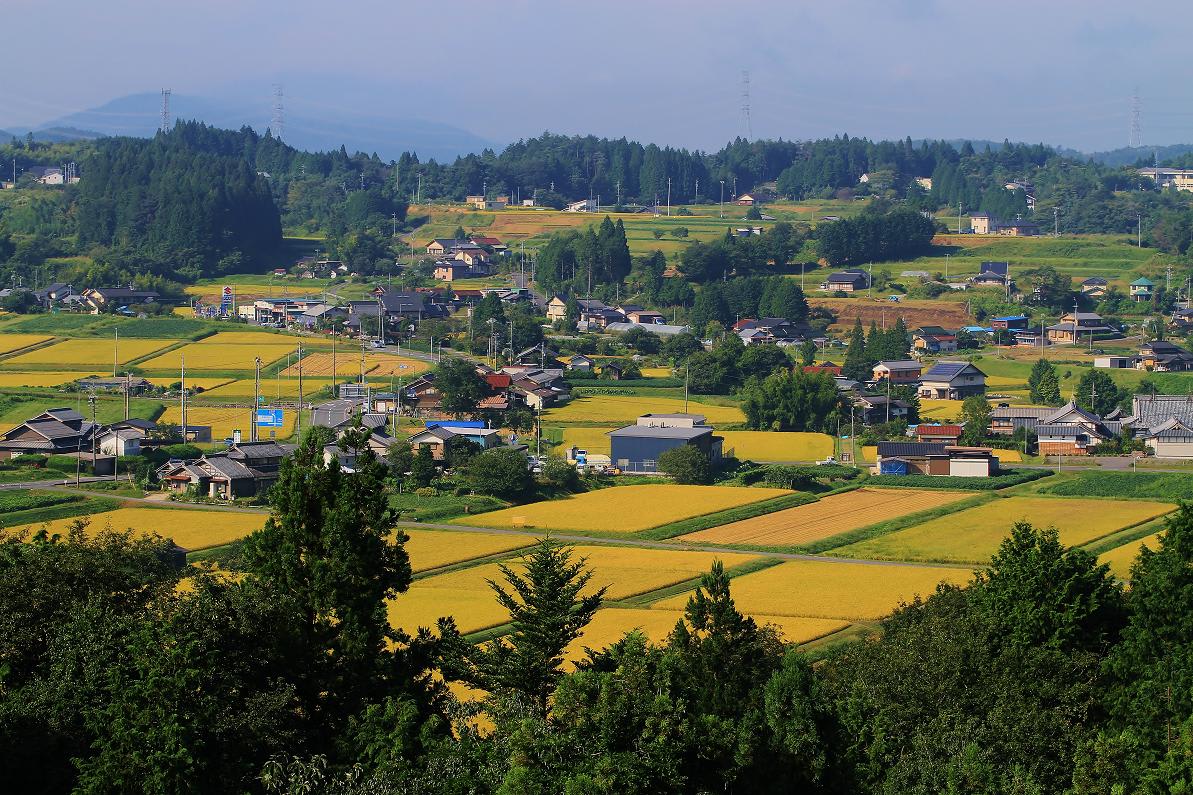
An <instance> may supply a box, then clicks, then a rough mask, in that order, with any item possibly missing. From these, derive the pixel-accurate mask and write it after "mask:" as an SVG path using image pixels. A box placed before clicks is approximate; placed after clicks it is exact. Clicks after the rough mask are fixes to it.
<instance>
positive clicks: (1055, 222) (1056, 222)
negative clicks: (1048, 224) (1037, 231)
mask: <svg viewBox="0 0 1193 795" xmlns="http://www.w3.org/2000/svg"><path fill="white" fill-rule="evenodd" d="M1052 236H1053V237H1060V208H1059V207H1053V208H1052Z"/></svg>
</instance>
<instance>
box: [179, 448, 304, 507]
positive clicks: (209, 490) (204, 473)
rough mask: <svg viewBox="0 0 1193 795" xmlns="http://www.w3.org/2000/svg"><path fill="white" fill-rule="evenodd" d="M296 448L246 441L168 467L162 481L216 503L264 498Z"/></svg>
mask: <svg viewBox="0 0 1193 795" xmlns="http://www.w3.org/2000/svg"><path fill="white" fill-rule="evenodd" d="M293 452H294V445H287V444H278V443H277V442H243V443H241V444H235V445H232V446H231V447H229V448H228V450H227V451H225V452H221V453H208V454H207V455H205V456H203V457H202V458H197V459H193V460H190V461H182V462H179V463H175V464H171V465H168V466H167V467H164V468H163V469H161V470H159V472H158V474H159V479H160V480H161V482H162V484H163V485H164V486H165V488H166V489H168V490H170V491H174V492H187V491H192V492H194V493H196V494H198V495H199V496H202V497H207V498H208V499H215V500H234V499H238V498H243V497H259V496H262V495H264V494H265V493H266V492H267V491H268V490H269V488H270V486H272V485H273V484H274V483H276V482H277V479H278V472H279V470H280V469H281V462H282V459H284V458H286V457H287V456H289V455H290V454H291V453H293Z"/></svg>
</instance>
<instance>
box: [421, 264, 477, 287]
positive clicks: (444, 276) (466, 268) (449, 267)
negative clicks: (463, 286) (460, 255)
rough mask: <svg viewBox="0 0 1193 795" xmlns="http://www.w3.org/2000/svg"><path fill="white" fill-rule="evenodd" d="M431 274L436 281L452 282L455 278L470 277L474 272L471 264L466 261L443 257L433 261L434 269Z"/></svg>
mask: <svg viewBox="0 0 1193 795" xmlns="http://www.w3.org/2000/svg"><path fill="white" fill-rule="evenodd" d="M431 275H432V278H434V279H436V280H437V281H441V282H454V281H456V280H457V279H471V278H472V277H473V276H474V272H473V268H472V266H471V265H469V264H468V263H466V262H463V261H461V260H454V259H452V260H446V259H445V260H439V261H438V262H436V263H435V270H434V272H433V273H432V274H431Z"/></svg>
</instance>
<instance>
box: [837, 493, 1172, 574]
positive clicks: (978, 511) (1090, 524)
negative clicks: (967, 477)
mask: <svg viewBox="0 0 1193 795" xmlns="http://www.w3.org/2000/svg"><path fill="white" fill-rule="evenodd" d="M1175 507H1176V506H1174V505H1171V504H1169V503H1165V502H1152V501H1149V500H1131V501H1129V502H1128V501H1125V500H1082V499H1064V498H1055V497H1007V498H1005V499H996V500H994V501H992V502H988V503H986V504H984V505H979V506H977V507H975V508H970V509H968V510H965V511H961V512H960V513H954V514H949V515H948V516H942V517H940V518H938V519H933V520H931V521H928V522H925V523H923V524H920V525H916V526H915V527H909V528H907V529H906V530H899V531H897V532H894V533H890V534H889V535H884V536H879V537H877V538H871V539H869V540H866V541H860V542H858V543H856V544H850V545H848V546H844V547H840V548H839V549H835V550H833V551H832V553H831V554H834V555H842V556H844V557H851V558H872V559H875V560H913V561H940V562H949V563H972V564H982V563H985V562H986V561H988V560H989V559H990V557H991V556H992V555H993V554H994V553H995V552H997V551H998V546H999V544H1000V543H1001V542H1002V540H1003V538H1005V537H1006V536H1007V535H1008V534H1009V533H1010V531H1011V525H1013V524H1014V523H1015V522H1018V521H1027V522H1031V523H1032V524H1033V525H1035V526H1036V527H1041V528H1043V527H1055V528H1056V529H1057V530H1058V531H1059V533H1060V541H1061V543H1062V544H1064V545H1066V546H1081V545H1082V544H1088V543H1089V542H1091V541H1095V540H1097V539H1099V538H1104V537H1105V536H1108V535H1110V534H1111V533H1114V532H1116V531H1118V530H1122V529H1123V528H1127V527H1131V526H1134V525H1137V524H1139V523H1141V522H1145V521H1148V520H1151V519H1155V518H1156V517H1158V516H1163V515H1164V514H1166V513H1168V512H1169V511H1171V510H1173V508H1175Z"/></svg>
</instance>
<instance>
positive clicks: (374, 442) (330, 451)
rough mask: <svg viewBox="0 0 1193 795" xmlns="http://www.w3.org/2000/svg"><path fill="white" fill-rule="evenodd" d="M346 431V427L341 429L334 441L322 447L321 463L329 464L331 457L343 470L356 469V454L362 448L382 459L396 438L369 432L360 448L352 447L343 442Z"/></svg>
mask: <svg viewBox="0 0 1193 795" xmlns="http://www.w3.org/2000/svg"><path fill="white" fill-rule="evenodd" d="M347 432H348V429H347V428H344V429H341V431H340V433H339V434H338V436H337V438H336V441H334V442H332V443H331V444H328V445H324V447H323V463H325V464H330V463H331V462H332V459H335V460H336V461H337V462H338V463H339V465H340V469H341V470H342V471H344V472H355V471H356V459H357V456H358V455H359V454H360V453H362V452H363V451H364V450H369V451H371V452H372V453H373V455H374V456H376V457H377V458H378V459H379V460H382V461H384V460H385V456H386V454H388V453H389V448H391V447H392V446H393V445H394V443H395V442H397V439H395V438H393V437H392V436H388V435H386V434H381V433H370V434H369V435H368V436H367V437H366V438H365V440H364V446H363V447H361V448H353V447H349V446H347V445H345V444H343V439H344V435H345V434H346V433H347Z"/></svg>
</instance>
